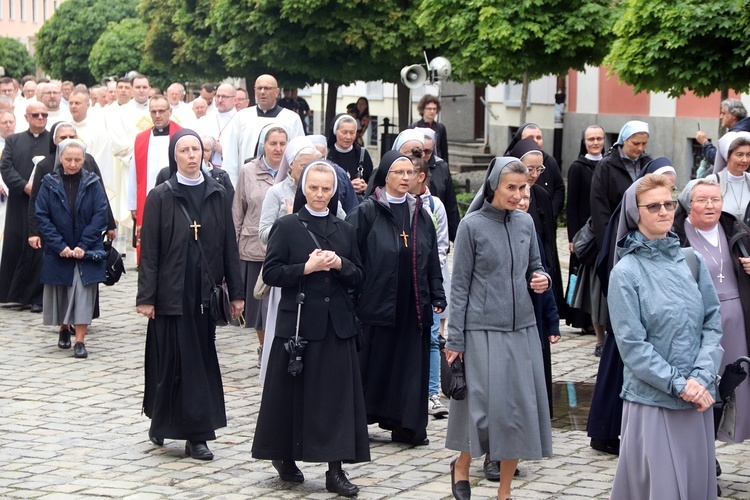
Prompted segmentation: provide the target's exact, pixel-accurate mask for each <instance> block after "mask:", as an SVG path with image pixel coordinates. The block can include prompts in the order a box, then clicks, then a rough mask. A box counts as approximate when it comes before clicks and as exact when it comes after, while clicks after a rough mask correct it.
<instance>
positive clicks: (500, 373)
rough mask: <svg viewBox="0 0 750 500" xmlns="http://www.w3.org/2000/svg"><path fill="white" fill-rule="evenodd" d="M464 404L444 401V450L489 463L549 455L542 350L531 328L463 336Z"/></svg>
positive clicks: (549, 438)
mask: <svg viewBox="0 0 750 500" xmlns="http://www.w3.org/2000/svg"><path fill="white" fill-rule="evenodd" d="M465 342H466V346H465V349H466V350H465V352H464V361H465V363H464V366H465V372H466V389H467V394H466V399H464V400H463V401H456V400H453V399H451V401H450V419H448V433H447V436H446V440H445V446H446V448H449V449H451V450H457V451H462V452H467V453H470V454H471V456H472V457H479V456H482V455H484V454H485V453H489V454H490V460H493V461H497V460H506V459H527V460H539V459H541V458H543V457H549V456H552V430H551V428H550V416H549V405H548V403H547V388H546V385H545V382H544V366H543V363H542V346H541V343H540V341H539V333H538V332H537V329H536V326H534V327H531V328H525V329H522V330H518V331H514V332H494V331H493V332H488V331H468V332H466V340H465Z"/></svg>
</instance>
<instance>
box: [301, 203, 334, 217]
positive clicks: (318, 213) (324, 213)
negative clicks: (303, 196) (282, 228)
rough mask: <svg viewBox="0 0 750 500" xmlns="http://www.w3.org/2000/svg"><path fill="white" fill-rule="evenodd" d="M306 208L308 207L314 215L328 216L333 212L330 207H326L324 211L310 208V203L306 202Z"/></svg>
mask: <svg viewBox="0 0 750 500" xmlns="http://www.w3.org/2000/svg"><path fill="white" fill-rule="evenodd" d="M305 208H306V209H307V211H308V212H310V215H312V216H313V217H326V216H328V214H329V213H330V212H331V211H330V210H329V209H328V208H326V209H325V211H323V212H316V211H315V210H313V209H312V208H310V205H307V204H305Z"/></svg>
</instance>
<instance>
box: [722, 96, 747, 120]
mask: <svg viewBox="0 0 750 500" xmlns="http://www.w3.org/2000/svg"><path fill="white" fill-rule="evenodd" d="M721 108H727V113H729V114H730V115H732V116H734V117H735V118H737V119H738V120H742V119H743V118H745V117H746V116H747V109H745V105H744V104H742V101H740V100H739V99H724V100H723V101H721V107H720V108H719V109H721Z"/></svg>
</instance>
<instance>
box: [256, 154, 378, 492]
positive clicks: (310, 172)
mask: <svg viewBox="0 0 750 500" xmlns="http://www.w3.org/2000/svg"><path fill="white" fill-rule="evenodd" d="M336 183H337V180H336V171H335V169H334V167H333V165H332V164H331V163H329V162H327V161H325V160H318V161H314V162H313V163H312V164H310V165H309V166H308V167H307V168H306V169H305V172H304V174H303V176H302V181H301V183H300V187H301V189H302V192H303V193H304V199H305V201H304V203H305V204H304V206H303V207H302V208H301V209H300V210H299V211H298V212H297V213H296V214H291V215H287V216H284V217H282V218H280V219H278V220H277V221H276V222H275V223H274V225H273V227H272V228H271V234H270V239H269V241H268V248H267V251H266V259H265V262H264V263H263V280H264V281H265V283H267V284H269V285H271V286H277V287H280V288H281V300H280V301H279V306H278V314H277V319H276V334H275V337H274V341H273V344H272V347H271V352H270V354H269V359H268V371H267V373H266V379H265V384H264V386H263V399H262V400H261V406H260V412H259V414H258V424H257V426H256V428H255V437H254V439H253V451H252V452H253V457H254V458H261V459H270V460H272V464H273V466H274V467H275V468H276V470H277V471H278V472H279V477H280V478H281V479H282V480H284V481H290V482H299V483H301V482H302V481H304V476H303V474H302V471H300V470H299V468H297V465H296V464H295V460H302V461H305V462H328V472H326V489H327V490H328V491H330V492H333V493H338V494H340V495H343V496H353V495H356V494H357V492H358V491H359V489H358V488H357V487H356V486H354V485H353V484H352V483H350V482H349V480H348V479H347V478H346V475H345V474H344V472H343V471H342V470H341V462H342V461H346V462H365V461H369V460H370V448H369V441H368V435H367V416H366V413H365V402H364V396H363V393H362V381H361V379H360V375H359V362H358V360H357V350H356V339H355V336H356V329H355V321H354V311H353V307H354V305H353V304H352V302H351V298H350V296H349V291H350V290H352V289H354V290H356V289H358V288H359V287H360V286H361V285H362V282H363V280H364V270H363V269H362V263H361V261H360V257H359V247H358V245H357V239H356V234H355V232H354V229H353V228H352V227H351V226H350V225H349V224H348V223H346V222H344V221H343V220H341V219H338V218H337V217H336V216H335V215H334V212H332V211H331V210H329V209H328V207H329V205H330V206H332V207H333V210H334V211H335V210H336V207H337V205H338V203H337V201H334V202H333V203H331V200H332V199H334V200H335V197H334V194H335V193H336V190H337V187H336ZM300 293H304V303H303V304H302V305H301V306H299V305H298V302H297V300H298V295H299V294H300ZM297 326H298V327H299V330H297ZM297 334H298V335H299V338H300V339H304V341H306V342H307V345H306V347H305V349H304V354H303V355H302V371H301V372H300V373H298V374H296V375H294V376H293V375H292V374H291V373H290V372H289V370H288V364H289V360H290V354H289V353H288V352H287V351H286V350H285V345H286V344H287V343H288V342H289V341H290V339H292V338H295V337H296V335H297ZM295 342H296V340H295Z"/></svg>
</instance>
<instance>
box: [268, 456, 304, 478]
mask: <svg viewBox="0 0 750 500" xmlns="http://www.w3.org/2000/svg"><path fill="white" fill-rule="evenodd" d="M271 465H273V468H274V469H276V472H278V473H279V479H281V480H282V481H286V482H288V483H303V482H304V481H305V476H304V474H302V471H301V470H299V467H297V464H295V463H294V460H271Z"/></svg>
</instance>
